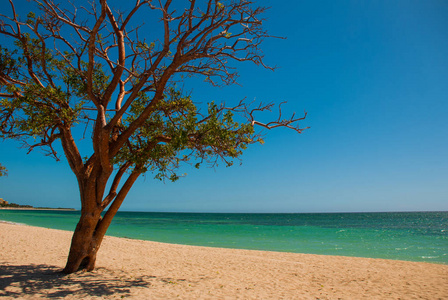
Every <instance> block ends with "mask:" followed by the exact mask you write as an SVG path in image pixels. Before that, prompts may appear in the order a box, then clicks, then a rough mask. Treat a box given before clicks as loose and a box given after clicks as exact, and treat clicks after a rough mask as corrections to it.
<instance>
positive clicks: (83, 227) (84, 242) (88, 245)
mask: <svg viewBox="0 0 448 300" xmlns="http://www.w3.org/2000/svg"><path fill="white" fill-rule="evenodd" d="M100 223H101V211H100V210H96V211H93V212H84V211H82V212H81V218H80V219H79V222H78V225H77V226H76V229H75V232H74V233H73V237H72V243H71V246H70V252H69V255H68V259H67V264H66V266H65V268H64V270H62V272H63V273H66V274H70V273H74V272H77V271H80V270H86V271H92V270H93V269H94V268H95V261H96V253H97V251H98V249H99V248H100V245H101V242H102V240H103V237H104V234H105V233H106V230H97V229H98V227H99V225H100ZM106 229H107V228H106Z"/></svg>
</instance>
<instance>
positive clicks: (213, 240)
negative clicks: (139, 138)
mask: <svg viewBox="0 0 448 300" xmlns="http://www.w3.org/2000/svg"><path fill="white" fill-rule="evenodd" d="M78 218H79V212H77V211H35V210H34V211H33V210H30V211H25V210H0V220H4V221H10V222H15V223H23V224H28V225H33V226H40V227H48V228H55V229H64V230H73V229H74V228H75V226H76V222H77V221H78ZM107 234H108V235H112V236H118V237H128V238H134V239H142V240H151V241H158V242H166V243H175V244H186V245H198V246H211V247H224V248H239V249H255V250H269V251H285V252H296V253H312V254H325V255H343V256H358V257H371V258H387V259H399V260H409V261H426V262H433V263H442V264H448V212H410V213H404V212H400V213H327V214H204V213H149V212H119V213H118V214H117V216H116V217H115V219H114V221H113V223H112V224H111V226H110V228H109V230H108V232H107Z"/></svg>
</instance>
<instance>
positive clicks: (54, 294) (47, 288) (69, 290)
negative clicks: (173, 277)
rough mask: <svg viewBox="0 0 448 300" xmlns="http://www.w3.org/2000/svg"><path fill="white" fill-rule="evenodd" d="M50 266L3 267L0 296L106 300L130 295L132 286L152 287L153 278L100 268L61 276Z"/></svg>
mask: <svg viewBox="0 0 448 300" xmlns="http://www.w3.org/2000/svg"><path fill="white" fill-rule="evenodd" d="M60 270H61V269H60V268H59V267H56V266H49V265H6V266H5V265H3V266H1V267H0V297H14V298H18V297H23V296H25V295H26V296H36V297H45V298H61V297H65V296H68V295H73V294H74V293H75V294H77V295H78V296H97V297H106V296H110V295H113V294H119V295H120V294H121V295H122V296H123V298H124V297H126V296H129V295H130V292H131V290H130V288H131V287H142V288H143V287H149V286H150V285H151V283H150V282H149V281H150V280H151V279H153V278H155V277H154V276H136V277H135V276H130V274H127V273H125V272H122V271H111V270H108V269H104V268H98V269H97V270H96V271H94V272H78V273H74V274H70V275H65V274H62V273H60Z"/></svg>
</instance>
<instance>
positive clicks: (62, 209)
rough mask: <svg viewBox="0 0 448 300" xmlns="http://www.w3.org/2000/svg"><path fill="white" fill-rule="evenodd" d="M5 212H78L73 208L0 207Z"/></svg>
mask: <svg viewBox="0 0 448 300" xmlns="http://www.w3.org/2000/svg"><path fill="white" fill-rule="evenodd" d="M0 209H5V210H48V211H78V210H76V209H74V208H47V207H42V208H40V207H0Z"/></svg>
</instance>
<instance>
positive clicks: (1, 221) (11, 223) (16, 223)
mask: <svg viewBox="0 0 448 300" xmlns="http://www.w3.org/2000/svg"><path fill="white" fill-rule="evenodd" d="M0 223H3V224H10V225H20V226H27V224H25V223H18V222H11V221H3V220H0Z"/></svg>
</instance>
